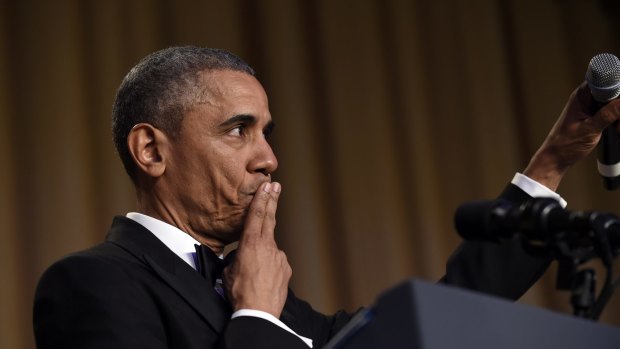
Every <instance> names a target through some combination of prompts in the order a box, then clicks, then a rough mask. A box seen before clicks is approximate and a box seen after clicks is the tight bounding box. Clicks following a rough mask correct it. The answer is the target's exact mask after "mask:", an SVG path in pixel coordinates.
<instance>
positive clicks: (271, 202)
mask: <svg viewBox="0 0 620 349" xmlns="http://www.w3.org/2000/svg"><path fill="white" fill-rule="evenodd" d="M281 188H282V187H281V185H280V183H277V182H274V183H269V182H267V183H263V184H261V186H260V187H259V188H258V190H257V191H256V194H255V195H254V199H253V200H252V202H251V203H250V207H249V209H248V215H247V217H246V221H245V226H244V231H243V234H242V235H241V239H240V242H242V241H243V240H248V239H252V238H258V237H261V236H263V235H264V236H265V237H267V238H273V229H274V228H275V221H276V218H275V217H276V209H277V203H278V198H279V197H280V191H281Z"/></svg>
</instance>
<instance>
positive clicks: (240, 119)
mask: <svg viewBox="0 0 620 349" xmlns="http://www.w3.org/2000/svg"><path fill="white" fill-rule="evenodd" d="M255 123H256V117H254V116H252V115H249V114H239V115H235V116H233V117H231V118H230V119H228V120H226V121H224V122H222V123H221V124H220V127H228V126H233V125H236V124H246V125H254V124H255Z"/></svg>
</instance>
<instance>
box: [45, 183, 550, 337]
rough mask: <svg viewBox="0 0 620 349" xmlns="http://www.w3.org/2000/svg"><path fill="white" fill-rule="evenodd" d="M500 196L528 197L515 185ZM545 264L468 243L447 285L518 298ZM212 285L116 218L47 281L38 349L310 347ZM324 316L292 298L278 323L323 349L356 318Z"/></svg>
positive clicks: (513, 247) (511, 246)
mask: <svg viewBox="0 0 620 349" xmlns="http://www.w3.org/2000/svg"><path fill="white" fill-rule="evenodd" d="M502 197H504V198H506V199H510V200H513V201H521V200H524V199H526V198H528V196H527V195H526V194H525V193H523V192H522V191H521V190H520V189H518V188H517V187H514V186H509V187H508V189H507V190H506V191H505V192H504V194H503V195H502ZM548 262H549V260H548V259H547V258H535V257H530V256H528V255H527V254H525V253H524V252H523V250H522V249H521V245H520V244H519V243H516V242H509V243H504V244H489V243H469V242H467V243H464V244H462V245H461V246H460V248H459V250H457V252H456V253H455V254H454V255H453V257H452V258H451V259H450V261H449V262H448V267H447V272H446V276H445V277H444V278H443V279H442V282H445V283H447V284H452V285H457V286H462V287H467V288H471V289H475V290H479V291H483V292H489V293H492V294H495V295H499V296H503V297H508V298H516V297H518V296H520V295H521V294H522V293H523V292H525V290H527V288H529V287H530V286H531V284H532V283H533V282H534V281H535V280H536V279H537V278H538V277H539V276H540V275H541V273H542V272H543V271H544V270H545V268H546V267H547V265H548ZM230 315H231V310H230V308H229V307H228V305H227V304H226V303H225V302H224V301H222V299H221V298H220V297H219V295H218V294H217V293H216V292H215V291H214V290H213V287H212V286H211V285H210V284H209V283H208V282H207V281H206V280H205V279H204V278H203V277H202V276H201V275H200V274H199V273H198V272H196V271H195V270H194V269H193V268H191V267H190V266H189V265H187V264H186V263H185V262H184V261H182V260H181V259H180V258H179V257H178V256H176V255H175V254H174V253H173V252H171V251H170V250H169V249H168V248H167V247H166V246H165V245H164V244H163V243H162V242H160V241H159V240H158V239H157V238H156V237H155V236H154V235H153V234H152V233H151V232H149V231H148V230H147V229H145V228H144V227H143V226H142V225H140V224H138V223H136V222H134V221H132V220H130V219H128V218H125V217H116V218H115V219H114V222H113V224H112V227H111V229H110V231H109V234H108V236H107V238H106V241H105V242H104V243H102V244H99V245H97V246H94V247H92V248H90V249H88V250H85V251H82V252H78V253H75V254H72V255H70V256H68V257H65V258H64V259H62V260H60V261H58V262H56V263H55V264H54V265H52V266H51V267H50V268H49V269H48V270H47V271H46V272H45V273H44V275H43V276H42V278H41V280H40V282H39V285H38V288H37V292H36V296H35V305H34V331H35V338H36V343H37V347H38V348H39V349H46V348H55V349H56V348H63V349H65V348H66V349H71V348H93V349H94V348H118V349H120V348H150V349H159V348H175V349H181V348H201V349H209V348H300V349H301V348H307V347H306V345H305V344H304V343H303V342H302V341H301V340H300V339H299V338H297V337H296V336H294V335H292V334H290V333H289V332H287V331H285V330H282V329H281V328H279V327H277V326H276V325H274V324H272V323H271V322H269V321H266V320H263V319H259V318H252V317H239V318H235V319H233V320H230ZM350 317H351V315H350V314H347V313H345V312H342V311H341V312H338V313H336V314H334V315H332V316H326V315H323V314H320V313H318V312H316V311H314V310H313V309H312V308H311V307H310V305H309V304H308V303H306V302H304V301H302V300H300V299H298V298H297V297H295V295H294V294H293V293H292V292H290V291H289V297H288V298H287V301H286V305H285V308H284V310H283V312H282V316H281V320H282V321H283V322H284V323H285V324H287V325H288V326H289V327H291V328H292V329H293V330H294V331H295V332H297V333H298V334H300V335H302V336H305V337H308V338H311V339H313V341H314V347H315V348H320V347H322V346H323V345H324V344H325V343H326V342H327V341H328V339H329V338H330V337H331V336H333V334H335V333H336V332H337V331H338V330H339V329H340V328H342V326H344V324H345V323H346V322H347V321H348V320H349V319H350Z"/></svg>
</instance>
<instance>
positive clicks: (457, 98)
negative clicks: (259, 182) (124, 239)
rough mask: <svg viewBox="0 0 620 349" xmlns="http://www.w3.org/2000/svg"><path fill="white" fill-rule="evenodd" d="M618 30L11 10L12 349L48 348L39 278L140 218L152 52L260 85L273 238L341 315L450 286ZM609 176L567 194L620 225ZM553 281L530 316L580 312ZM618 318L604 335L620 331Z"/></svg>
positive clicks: (113, 7) (293, 8)
mask: <svg viewBox="0 0 620 349" xmlns="http://www.w3.org/2000/svg"><path fill="white" fill-rule="evenodd" d="M619 20H620V6H619V3H618V2H617V1H614V0H608V1H603V0H599V1H584V0H582V1H579V0H473V1H472V0H453V1H448V0H435V1H426V0H402V1H396V0H394V1H384V0H373V1H370V0H369V1H353V0H351V1H332V0H321V1H302V0H299V1H285V0H282V1H277V0H269V1H253V0H229V1H189V0H184V1H179V0H175V1H172V0H170V1H163V0H162V1H155V0H153V1H146V0H143V1H138V0H132V1H112V0H110V1H94V0H93V1H77V0H76V1H70V0H57V1H35V0H30V1H3V2H1V3H0V194H1V195H0V222H1V224H2V229H1V235H0V239H1V240H0V271H1V273H2V286H0V347H2V348H32V347H34V342H33V338H32V337H33V336H32V329H31V308H32V298H33V291H34V287H35V285H36V282H37V280H38V278H39V277H40V275H41V273H42V272H43V270H44V269H45V268H46V267H47V266H49V265H50V264H51V263H52V262H53V261H54V260H57V259H58V258H60V257H61V256H63V255H65V254H67V253H70V252H71V251H75V250H79V249H83V248H85V247H87V246H90V245H92V244H95V243H97V242H99V241H101V240H102V239H103V237H104V235H105V232H106V229H107V227H108V226H109V224H110V222H111V218H112V216H113V215H115V214H124V213H126V212H127V211H130V210H132V209H134V193H133V189H132V187H131V184H130V182H129V180H128V179H127V177H126V175H125V174H124V172H123V170H122V166H121V164H120V161H119V160H118V159H117V157H116V154H115V153H114V149H113V146H112V141H111V136H110V110H111V104H112V100H113V96H114V93H115V89H116V87H117V86H118V84H119V83H120V81H121V79H122V77H123V76H124V74H125V73H126V72H127V71H128V69H129V68H130V67H131V66H133V65H134V64H135V63H137V61H138V60H139V59H140V58H142V57H144V56H145V55H147V54H148V53H150V52H152V51H155V50H158V49H161V48H165V47H167V46H171V45H184V44H192V45H202V46H211V47H221V48H225V49H228V50H230V51H232V52H235V53H236V54H238V55H240V56H241V57H244V58H245V59H246V60H247V61H248V62H249V63H250V64H251V65H253V66H254V67H255V68H256V70H257V71H258V77H259V79H260V80H261V81H262V82H263V84H264V86H265V88H266V90H267V92H268V94H269V96H270V103H271V111H272V114H273V116H274V119H275V121H276V122H277V124H278V127H277V131H276V133H275V135H274V148H275V151H276V154H277V155H278V157H279V160H280V169H279V171H278V172H277V173H276V176H275V177H276V178H277V179H278V180H279V181H281V182H282V183H283V186H284V191H283V197H282V199H281V204H280V208H279V210H278V229H277V238H278V240H279V244H280V246H281V248H282V249H284V250H285V251H286V252H287V255H288V257H289V260H290V263H291V265H292V267H293V271H294V275H293V279H292V286H293V288H294V289H295V290H296V292H297V293H298V294H299V295H300V296H302V297H304V298H306V299H308V300H310V301H311V303H312V304H314V306H315V307H316V308H317V309H319V310H322V311H325V312H331V311H334V310H336V309H339V308H347V309H355V308H357V307H358V306H361V305H366V304H370V303H371V302H372V301H373V299H374V298H375V297H376V296H377V295H378V294H379V293H380V292H381V291H382V290H384V289H385V288H387V287H389V286H392V285H394V284H396V283H397V282H399V281H401V280H404V279H405V278H408V277H412V276H415V277H418V278H422V279H427V280H436V279H438V278H439V277H440V276H441V275H442V273H443V269H444V264H445V261H446V260H447V258H448V256H449V255H450V253H451V252H452V250H453V249H454V248H455V246H456V245H457V244H458V243H459V241H460V240H459V237H458V236H457V234H456V233H455V232H454V229H453V227H452V215H453V212H454V210H455V209H456V207H457V206H458V205H459V204H460V203H462V202H464V201H468V200H474V199H490V198H493V197H494V196H496V195H497V194H498V193H499V192H500V191H501V190H502V188H503V187H504V185H505V184H506V183H507V182H508V181H509V180H510V179H511V177H512V176H513V174H514V173H515V172H516V171H519V170H522V169H523V168H524V167H525V165H526V164H527V161H528V159H529V157H530V156H531V154H533V152H534V151H535V150H536V148H537V147H538V145H539V144H540V143H541V142H542V140H543V139H544V137H545V135H546V133H547V132H548V130H549V129H550V128H551V126H552V124H553V122H554V121H555V119H556V118H557V116H558V114H559V113H560V111H561V109H562V107H563V105H564V102H565V100H566V99H567V97H568V95H569V94H570V92H571V91H572V90H573V88H574V87H576V86H577V85H578V84H579V83H580V82H581V81H582V80H583V76H584V73H585V69H586V66H587V63H588V61H589V59H590V58H591V57H592V56H593V55H595V54H597V53H600V52H611V53H615V54H619V53H620V41H619V40H618V38H617V36H616V33H618V32H620V21H619ZM595 168H596V165H595V159H594V157H593V156H592V157H590V158H588V159H587V160H586V161H584V162H583V163H582V164H580V165H578V166H577V167H576V168H574V169H572V171H571V172H570V174H569V175H568V176H567V177H566V178H565V180H564V182H563V184H562V185H561V187H560V193H561V194H562V195H563V196H564V197H565V198H566V199H567V200H568V202H569V208H570V209H573V210H590V209H595V210H606V211H611V212H615V213H616V214H618V213H620V207H619V205H618V198H620V192H607V191H605V190H604V189H603V188H602V185H601V181H600V178H599V177H598V175H597V173H596V169H595ZM592 264H593V265H594V267H598V265H597V263H595V262H594V263H592ZM554 276H555V267H553V268H551V270H550V272H549V273H548V274H547V275H546V276H545V277H544V278H543V279H542V280H541V281H540V282H539V283H538V284H537V286H535V287H534V288H533V289H532V290H531V291H530V292H529V293H528V294H527V295H526V296H525V297H524V299H523V300H522V302H525V303H529V304H534V305H537V306H541V307H545V308H549V309H554V310H558V311H562V312H569V311H570V310H569V307H568V297H569V295H568V294H567V293H566V292H560V291H556V290H555V289H554ZM599 276H600V278H601V279H602V276H603V274H602V273H601V272H599ZM618 306H620V296H618V295H616V297H614V298H613V299H612V302H611V303H610V304H609V306H608V308H607V311H606V312H605V313H604V316H603V319H602V321H603V322H607V323H612V324H616V325H620V312H618V311H617V309H618Z"/></svg>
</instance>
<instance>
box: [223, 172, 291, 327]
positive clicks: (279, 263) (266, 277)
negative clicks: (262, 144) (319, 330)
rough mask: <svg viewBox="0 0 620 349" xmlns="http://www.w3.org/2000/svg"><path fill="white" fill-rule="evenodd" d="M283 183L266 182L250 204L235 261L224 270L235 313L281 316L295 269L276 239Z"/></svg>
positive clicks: (228, 293) (226, 285)
mask: <svg viewBox="0 0 620 349" xmlns="http://www.w3.org/2000/svg"><path fill="white" fill-rule="evenodd" d="M280 190H281V186H280V184H279V183H277V182H274V183H263V184H262V185H261V186H260V187H259V188H258V190H257V191H256V194H255V196H254V199H253V200H252V203H251V204H250V207H249V210H248V215H247V217H246V221H245V226H244V229H243V233H242V234H241V238H240V240H239V246H238V248H237V254H236V256H235V261H234V262H233V263H232V264H231V265H230V266H228V267H227V268H226V269H224V273H223V275H224V285H225V288H226V290H227V295H228V299H229V301H230V302H231V304H232V307H233V310H235V311H236V310H239V309H254V310H261V311H264V312H267V313H270V314H271V315H273V316H275V317H276V318H279V317H280V313H281V312H282V308H283V307H284V302H285V301H286V296H287V292H288V283H289V280H290V278H291V274H292V270H291V267H290V266H289V264H288V261H287V259H286V255H285V254H284V252H282V251H281V250H279V249H278V246H277V245H276V242H275V240H274V228H275V226H276V218H275V214H276V209H277V205H278V198H279V196H280Z"/></svg>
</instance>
